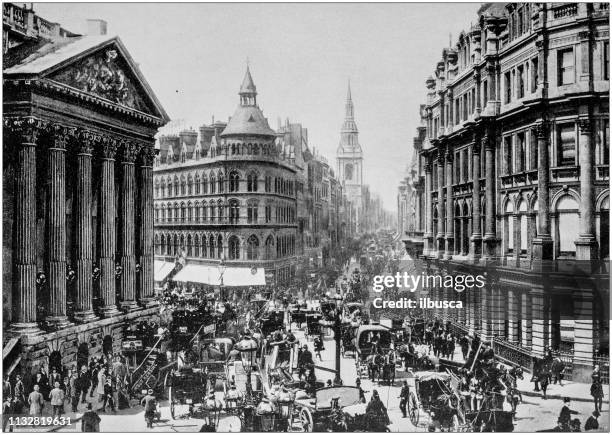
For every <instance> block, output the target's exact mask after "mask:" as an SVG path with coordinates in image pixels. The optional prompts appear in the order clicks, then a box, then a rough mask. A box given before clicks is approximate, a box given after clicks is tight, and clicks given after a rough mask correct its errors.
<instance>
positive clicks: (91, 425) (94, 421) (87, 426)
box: [81, 403, 102, 432]
mask: <svg viewBox="0 0 612 435" xmlns="http://www.w3.org/2000/svg"><path fill="white" fill-rule="evenodd" d="M92 408H93V406H92V405H91V403H88V404H87V411H85V413H84V414H83V416H82V417H81V432H100V421H101V420H102V419H101V418H100V416H99V415H98V413H97V412H96V411H94V410H93V409H92Z"/></svg>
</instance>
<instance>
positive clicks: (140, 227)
mask: <svg viewBox="0 0 612 435" xmlns="http://www.w3.org/2000/svg"><path fill="white" fill-rule="evenodd" d="M3 12H4V14H3V29H4V33H3V47H4V51H5V53H4V59H3V60H4V64H3V79H4V82H3V92H4V95H3V111H4V113H3V121H4V130H3V133H4V140H3V143H4V148H3V165H4V167H3V235H2V236H3V265H4V267H3V276H2V282H3V285H2V288H3V311H4V324H3V327H4V331H5V332H6V334H5V337H6V339H7V340H6V341H5V343H4V348H3V361H4V370H5V374H9V373H11V372H15V373H20V374H22V375H24V379H30V377H31V375H32V374H33V373H34V372H36V371H37V370H38V368H39V367H42V366H44V365H46V366H48V367H58V368H61V367H62V366H69V367H71V368H73V369H76V367H77V366H78V367H80V366H81V365H82V364H87V361H88V357H90V356H94V355H100V354H102V352H104V353H105V354H108V353H109V352H111V353H114V352H119V351H120V349H121V341H122V338H123V326H124V323H125V322H126V321H130V320H132V319H134V318H146V317H147V316H153V315H155V313H156V312H159V309H158V308H155V307H152V306H153V305H155V301H154V298H153V297H154V286H153V182H152V176H153V174H152V171H153V158H154V154H155V150H154V143H155V140H154V135H155V134H156V132H157V129H158V128H159V127H160V126H162V125H164V124H165V123H166V122H167V121H168V117H167V115H166V113H165V112H164V110H163V108H162V107H161V105H160V104H159V102H158V100H157V99H156V97H155V95H154V94H153V92H152V91H151V88H150V87H149V86H148V84H147V82H146V80H145V79H144V77H143V75H142V74H141V72H140V70H139V68H138V65H137V63H136V62H135V61H134V60H133V59H132V58H131V56H130V54H129V52H128V51H127V49H126V48H125V46H124V45H123V43H122V42H121V40H120V39H119V38H117V37H108V36H106V35H105V32H104V31H102V32H100V33H99V34H97V35H94V34H90V35H89V36H87V37H83V36H80V35H75V34H73V33H71V32H68V31H66V30H64V29H62V28H61V26H59V25H57V24H54V23H50V22H48V21H46V20H44V19H42V18H41V17H39V16H37V15H36V14H35V13H34V11H32V10H31V9H28V8H25V7H24V8H21V7H19V6H16V5H14V4H11V3H5V4H3ZM93 24H98V26H97V27H98V29H101V30H103V29H104V27H105V25H104V24H105V23H103V22H101V21H96V22H95V23H93ZM94 27H95V26H94ZM109 78H110V79H109Z"/></svg>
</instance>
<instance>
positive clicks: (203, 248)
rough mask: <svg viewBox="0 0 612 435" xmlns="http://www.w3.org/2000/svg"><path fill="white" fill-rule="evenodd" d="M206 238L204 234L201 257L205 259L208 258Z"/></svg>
mask: <svg viewBox="0 0 612 435" xmlns="http://www.w3.org/2000/svg"><path fill="white" fill-rule="evenodd" d="M207 247H208V237H206V234H204V235H203V236H202V257H204V258H206V257H208V249H207Z"/></svg>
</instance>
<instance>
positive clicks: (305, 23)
mask: <svg viewBox="0 0 612 435" xmlns="http://www.w3.org/2000/svg"><path fill="white" fill-rule="evenodd" d="M478 7H479V4H478V3H416V4H398V3H385V4H370V3H361V4H350V3H333V4H322V3H310V4H295V3H293V4H286V3H285V4H283V3H276V4H274V3H267V4H254V3H250V4H243V3H231V4H230V3H225V4H220V3H208V4H205V3H178V4H177V3H130V4H116V3H115V4H112V3H87V4H84V3H70V4H62V3H35V4H34V10H35V11H36V12H37V13H38V14H39V15H41V16H42V17H44V18H46V19H49V20H50V21H55V22H59V23H61V24H62V26H63V27H65V28H67V29H68V30H71V31H74V32H77V33H81V32H82V33H85V31H86V25H85V20H86V19H87V18H101V19H104V20H106V21H107V22H108V32H109V34H112V35H114V34H117V35H119V36H120V38H121V40H122V41H123V42H124V44H125V45H126V47H127V49H128V50H129V52H130V53H131V55H132V57H133V58H134V59H135V61H136V62H137V63H139V65H140V68H141V70H142V71H143V73H144V76H145V77H146V78H147V80H148V82H149V84H150V85H151V87H152V88H153V90H154V92H155V93H156V95H157V97H158V98H159V100H160V101H161V103H162V105H163V106H164V108H165V109H166V111H167V112H168V114H169V116H170V117H171V118H172V119H174V120H182V121H181V122H182V125H183V126H185V127H189V126H193V127H194V128H197V127H198V126H199V125H201V124H203V123H206V124H209V123H210V122H211V120H212V117H213V116H214V117H215V119H221V120H225V121H226V120H227V118H228V117H229V116H231V115H232V113H233V112H234V109H235V108H236V105H237V104H238V95H237V93H238V89H239V87H240V83H241V81H242V78H243V76H244V71H245V65H246V59H247V58H248V59H249V61H250V67H251V72H252V74H253V79H254V81H255V85H256V86H257V91H258V93H259V95H258V103H259V105H260V107H261V108H262V109H263V111H264V114H265V116H266V117H267V118H268V120H269V122H270V126H271V127H272V128H273V129H276V128H277V126H278V121H277V120H278V118H279V117H280V118H282V119H283V120H284V119H285V118H287V117H288V118H289V119H290V120H291V121H292V122H300V123H301V124H302V125H303V126H304V127H306V128H308V134H309V142H310V147H311V149H312V148H313V147H314V148H316V149H317V151H318V152H320V153H321V154H323V155H324V156H326V157H327V159H328V161H329V162H330V164H332V165H333V167H334V168H335V167H336V164H335V154H336V148H337V146H338V142H339V139H340V127H341V125H342V121H343V118H344V102H345V98H346V88H347V81H348V79H349V78H350V80H351V88H352V94H353V101H354V104H355V120H356V122H357V127H358V128H359V133H360V134H359V138H360V143H361V146H362V148H363V151H364V157H365V165H364V170H365V171H364V172H365V173H364V177H365V181H366V182H367V183H368V184H370V186H371V188H372V190H373V191H375V192H377V193H379V194H380V195H381V197H382V198H383V202H384V205H385V208H387V209H388V210H390V211H394V210H395V209H396V194H397V185H398V183H399V180H400V179H401V178H402V176H403V173H404V171H405V168H406V166H407V164H408V162H409V160H410V157H411V155H412V138H413V136H414V135H415V129H416V127H417V125H418V122H419V104H422V103H423V102H424V101H425V96H426V92H425V79H426V78H427V76H428V75H430V74H431V73H432V72H433V68H434V66H435V63H436V62H437V61H438V60H439V59H440V57H441V53H442V49H443V48H444V47H445V46H448V43H449V35H451V34H452V35H453V43H454V42H456V36H457V35H458V33H459V32H460V31H462V30H465V29H467V28H469V25H470V23H471V22H473V21H475V20H476V11H477V9H478Z"/></svg>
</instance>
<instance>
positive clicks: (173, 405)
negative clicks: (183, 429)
mask: <svg viewBox="0 0 612 435" xmlns="http://www.w3.org/2000/svg"><path fill="white" fill-rule="evenodd" d="M168 401H169V402H170V415H171V416H172V420H176V415H175V412H176V405H175V403H174V397H173V396H172V387H168Z"/></svg>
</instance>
